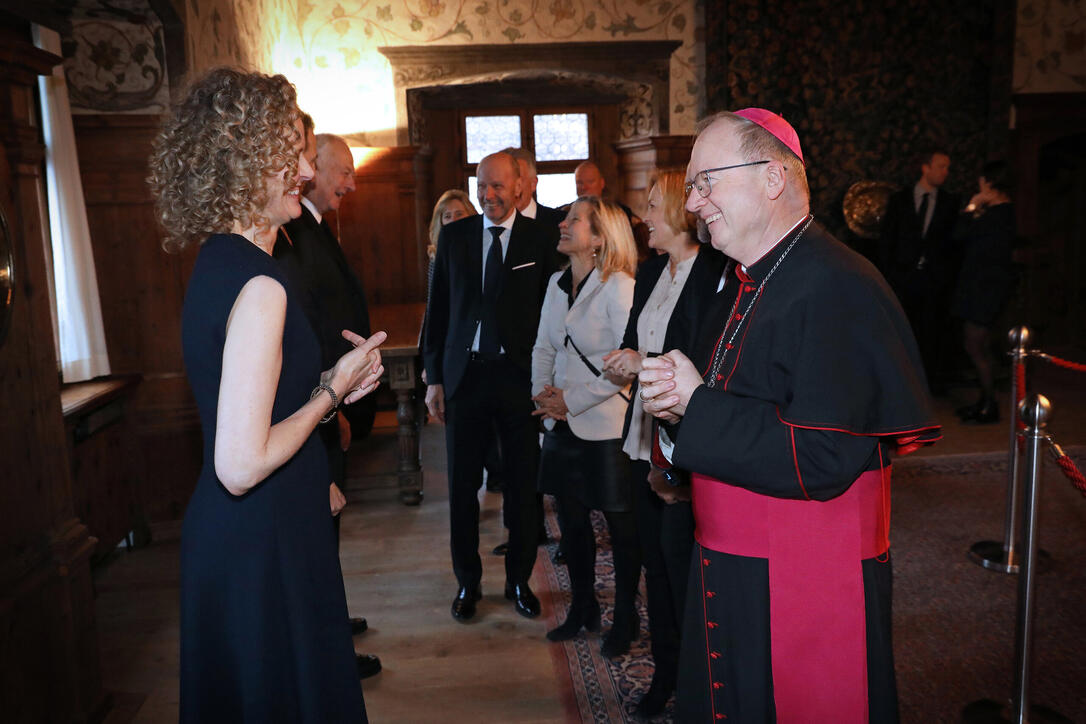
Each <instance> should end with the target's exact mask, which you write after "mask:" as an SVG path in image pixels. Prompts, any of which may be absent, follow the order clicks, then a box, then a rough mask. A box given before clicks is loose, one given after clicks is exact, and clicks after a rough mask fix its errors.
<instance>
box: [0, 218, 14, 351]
mask: <svg viewBox="0 0 1086 724" xmlns="http://www.w3.org/2000/svg"><path fill="white" fill-rule="evenodd" d="M13 246H14V244H13V241H12V239H11V236H10V234H9V233H8V220H7V218H6V217H5V216H4V209H3V208H0V344H3V343H4V337H5V336H6V335H7V332H8V324H9V323H10V322H11V306H12V305H13V304H14V303H15V249H14V248H13Z"/></svg>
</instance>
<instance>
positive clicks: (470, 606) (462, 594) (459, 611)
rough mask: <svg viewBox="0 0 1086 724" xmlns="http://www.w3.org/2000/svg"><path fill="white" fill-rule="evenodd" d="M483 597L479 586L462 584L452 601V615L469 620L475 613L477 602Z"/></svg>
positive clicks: (459, 619) (460, 619)
mask: <svg viewBox="0 0 1086 724" xmlns="http://www.w3.org/2000/svg"><path fill="white" fill-rule="evenodd" d="M482 597H483V592H482V591H480V590H479V588H478V587H475V588H468V587H467V586H462V587H461V588H460V590H459V591H457V592H456V598H454V599H453V602H452V615H453V618H455V619H456V620H457V621H467V620H469V619H471V617H472V616H474V615H475V604H476V603H478V601H479V599H480V598H482Z"/></svg>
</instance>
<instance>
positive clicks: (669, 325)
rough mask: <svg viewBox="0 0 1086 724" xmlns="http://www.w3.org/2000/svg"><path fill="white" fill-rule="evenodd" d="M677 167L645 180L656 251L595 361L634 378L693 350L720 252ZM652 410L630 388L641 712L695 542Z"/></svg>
mask: <svg viewBox="0 0 1086 724" xmlns="http://www.w3.org/2000/svg"><path fill="white" fill-rule="evenodd" d="M685 184H686V174H685V170H663V171H659V172H657V174H656V178H655V180H654V181H653V182H652V183H651V184H650V186H649V195H648V209H647V210H646V212H645V217H644V219H645V224H646V225H647V226H648V228H649V247H650V248H652V249H654V250H655V251H656V253H657V256H654V257H652V258H650V259H649V260H648V261H646V262H645V263H644V264H642V265H641V266H640V267H639V268H638V270H637V281H636V284H635V285H634V295H633V308H632V309H631V310H630V320H629V323H628V324H627V326H626V334H625V335H624V336H623V339H622V345H621V347H620V348H619V349H616V350H614V351H613V352H610V353H609V354H607V355H605V356H604V360H605V365H604V368H603V369H604V371H605V372H608V373H610V374H612V375H614V376H615V377H616V378H617V379H619V380H629V381H632V382H633V383H634V387H633V390H632V392H634V393H636V392H637V382H636V380H637V377H636V375H637V373H638V372H640V371H641V361H642V360H643V359H644V358H645V357H653V356H656V355H659V354H662V353H664V352H669V351H671V350H673V349H679V350H682V351H683V352H684V353H686V354H688V355H689V354H691V353H692V352H693V348H692V347H693V344H694V342H695V336H694V335H695V334H697V331H698V326H699V324H700V323H701V317H702V314H703V313H704V311H705V308H706V307H707V306H708V305H707V303H706V300H708V299H710V298H712V296H713V294H715V292H716V287H717V284H718V283H719V282H720V276H721V273H722V272H723V271H724V266H725V262H726V257H725V256H724V255H723V254H721V253H720V252H719V251H717V250H716V249H714V248H713V247H712V246H711V245H709V244H699V243H698V239H697V227H696V219H695V217H694V215H693V214H691V213H690V212H688V211H687V210H686V208H685V205H686V190H685V188H684V187H685ZM652 419H653V418H652V416H651V415H649V414H648V413H646V412H645V410H644V408H643V406H642V403H641V398H639V397H638V396H637V395H636V394H631V396H630V405H629V410H628V411H627V413H626V424H625V426H624V427H623V431H622V437H623V440H624V442H623V448H622V449H623V450H624V451H625V452H626V454H627V455H629V456H630V458H631V463H630V469H631V472H632V474H633V481H632V483H631V484H632V487H633V496H634V511H635V515H636V518H637V532H638V536H639V537H640V539H641V557H642V561H643V563H644V565H645V593H646V596H645V598H646V603H647V605H648V612H649V638H650V641H651V648H652V658H653V663H654V664H655V666H654V668H653V675H652V684H651V685H650V686H649V690H648V691H647V692H646V693H645V696H644V697H642V699H641V701H640V702H638V706H637V711H638V713H639V714H641V715H642V716H646V717H649V716H655V715H656V714H659V713H660V712H662V711H663V710H664V708H665V707H666V706H667V702H668V699H669V698H670V697H671V693H672V692H673V691H674V689H675V682H676V679H677V676H678V666H679V638H680V631H681V630H682V626H681V624H682V615H683V611H684V610H685V608H684V606H685V601H686V582H687V575H688V572H689V569H690V551H691V550H692V548H693V545H694V513H693V511H692V510H691V508H690V502H689V500H690V489H689V486H688V485H687V483H686V476H685V474H683V473H682V472H681V471H678V470H675V469H672V470H670V471H669V473H668V477H667V478H666V479H665V477H664V475H663V474H662V472H661V471H660V470H653V469H652V466H651V463H650V462H649V461H650V460H651V453H652V434H653V427H652Z"/></svg>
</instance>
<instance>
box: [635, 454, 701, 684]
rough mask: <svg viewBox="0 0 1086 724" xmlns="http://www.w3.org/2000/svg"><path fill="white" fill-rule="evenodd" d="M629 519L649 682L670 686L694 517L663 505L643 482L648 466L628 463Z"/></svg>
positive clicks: (681, 507)
mask: <svg viewBox="0 0 1086 724" xmlns="http://www.w3.org/2000/svg"><path fill="white" fill-rule="evenodd" d="M631 468H632V471H633V475H634V481H633V493H634V514H635V515H636V518H637V533H638V536H639V538H640V541H641V562H642V564H643V565H644V566H645V597H646V601H645V602H646V604H647V606H648V611H649V639H650V646H651V649H652V660H653V663H654V664H655V667H656V669H655V672H654V674H653V678H656V679H660V680H661V681H664V682H667V683H669V684H671V685H672V686H674V685H675V681H676V679H677V677H678V670H679V640H680V634H681V631H682V616H683V611H685V610H686V590H687V581H688V578H689V571H690V551H691V549H692V548H693V546H694V512H693V510H692V509H691V507H690V503H685V502H679V503H670V504H669V503H665V502H664V501H662V500H661V499H660V496H658V495H657V494H656V493H654V492H653V491H652V487H651V486H650V485H649V483H648V474H649V468H650V466H649V463H648V462H646V461H644V460H634V461H633V462H632V463H631Z"/></svg>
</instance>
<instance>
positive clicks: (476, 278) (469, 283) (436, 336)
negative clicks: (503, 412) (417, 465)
mask: <svg viewBox="0 0 1086 724" xmlns="http://www.w3.org/2000/svg"><path fill="white" fill-rule="evenodd" d="M557 245H558V229H557V228H550V227H548V226H546V225H544V224H541V223H539V222H537V221H535V220H534V219H529V218H528V217H526V216H521V214H520V213H519V212H518V213H517V215H516V219H515V220H514V222H513V230H512V236H510V238H509V246H508V249H507V250H506V253H505V264H504V273H503V274H502V280H501V287H500V288H499V290H498V301H497V307H498V308H497V310H496V312H497V319H498V339H499V340H500V341H501V345H502V348H503V349H504V350H505V353H506V354H507V355H508V356H509V359H510V360H511V361H512V362H513V363H514V364H516V365H517V366H518V367H520V368H522V369H523V370H524V373H525V381H526V383H527V380H528V379H529V376H530V374H531V368H532V346H533V345H534V344H535V335H536V329H537V328H538V327H539V313H540V310H541V309H542V306H543V297H544V296H545V295H546V292H547V282H548V281H549V280H550V278H551V275H552V274H554V272H555V271H557V270H558V266H559V259H560V255H559V254H558V251H557ZM482 277H483V217H482V216H481V215H478V216H469V217H468V218H466V219H460V220H459V221H454V222H452V223H451V224H448V225H446V226H445V227H443V228H442V229H441V236H440V237H439V238H438V243H437V257H436V258H435V259H434V277H433V280H432V282H431V285H430V302H429V305H428V307H427V310H426V332H425V336H424V339H423V363H424V365H425V367H426V381H427V383H428V384H431V385H437V384H442V385H444V386H445V398H446V399H449V398H451V397H452V396H453V395H455V394H456V389H457V387H458V386H459V384H460V380H461V379H463V377H464V371H465V370H466V369H467V366H468V359H469V358H470V356H471V344H472V341H473V340H474V339H475V330H476V327H477V326H478V321H479V315H480V303H481V298H482V292H483V289H482V287H483V284H482Z"/></svg>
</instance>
